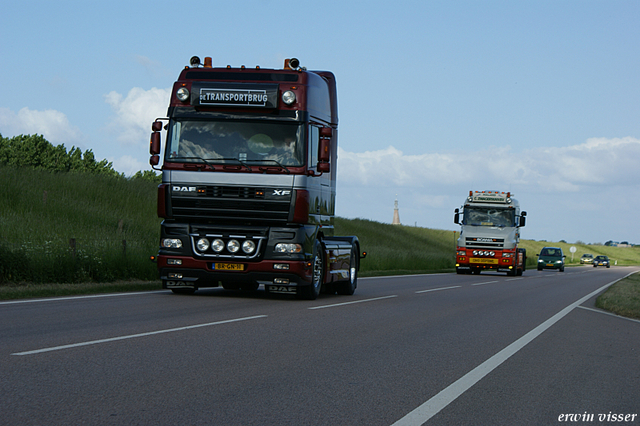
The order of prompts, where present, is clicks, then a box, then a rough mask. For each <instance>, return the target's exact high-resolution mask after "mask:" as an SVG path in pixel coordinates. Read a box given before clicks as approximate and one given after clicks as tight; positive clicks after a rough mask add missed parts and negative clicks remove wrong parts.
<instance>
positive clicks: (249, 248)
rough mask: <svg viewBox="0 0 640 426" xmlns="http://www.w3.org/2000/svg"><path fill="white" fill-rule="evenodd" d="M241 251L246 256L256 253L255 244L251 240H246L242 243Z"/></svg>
mask: <svg viewBox="0 0 640 426" xmlns="http://www.w3.org/2000/svg"><path fill="white" fill-rule="evenodd" d="M242 251H243V252H245V253H246V254H251V253H253V252H254V251H256V243H254V242H253V241H251V240H246V241H245V242H244V243H242Z"/></svg>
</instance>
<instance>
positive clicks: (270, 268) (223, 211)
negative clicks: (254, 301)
mask: <svg viewBox="0 0 640 426" xmlns="http://www.w3.org/2000/svg"><path fill="white" fill-rule="evenodd" d="M163 129H164V130H166V139H165V143H164V144H162V142H161V139H162V138H161V133H162V132H163ZM152 130H153V133H152V135H151V142H150V154H151V159H150V163H151V165H152V166H153V167H154V168H156V169H159V170H162V184H161V185H160V186H159V187H158V216H159V217H161V218H163V219H164V220H163V221H162V225H161V236H160V248H159V254H158V256H157V262H158V270H159V273H160V278H161V280H162V285H163V288H169V289H171V290H173V292H175V293H193V292H194V291H196V290H197V289H199V288H203V287H218V286H220V287H224V288H225V289H237V290H249V291H253V290H257V289H258V288H259V286H261V285H262V286H264V289H265V290H266V291H267V292H270V293H286V294H296V295H298V296H299V297H301V298H305V299H315V298H317V297H318V294H319V293H320V291H321V290H325V291H326V292H328V293H338V294H346V295H351V294H353V293H354V291H355V289H356V286H357V276H358V270H359V267H360V259H361V258H362V257H364V255H361V252H360V242H359V240H358V238H357V237H355V236H348V237H337V236H334V217H335V199H336V165H337V147H338V106H337V91H336V79H335V76H334V75H333V73H331V72H329V71H307V70H306V68H303V67H300V65H299V61H298V60H297V59H295V58H292V59H287V60H285V63H284V68H283V69H265V68H261V67H259V66H258V67H255V68H246V67H244V66H242V67H239V68H232V67H231V66H226V67H219V68H216V67H213V66H212V60H211V58H209V57H207V58H205V59H204V64H202V63H201V61H200V58H198V57H196V56H194V57H192V58H191V61H190V65H189V66H186V67H185V68H184V69H183V70H182V72H181V73H180V76H179V78H178V81H176V82H175V84H174V85H173V90H172V92H171V101H170V104H169V109H168V112H167V118H159V119H157V120H156V121H155V122H154V123H153V125H152ZM163 146H164V150H162V147H163ZM162 152H163V158H162V166H161V167H160V166H158V164H159V163H160V154H161V153H162Z"/></svg>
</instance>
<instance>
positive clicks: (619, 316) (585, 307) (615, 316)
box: [578, 306, 640, 322]
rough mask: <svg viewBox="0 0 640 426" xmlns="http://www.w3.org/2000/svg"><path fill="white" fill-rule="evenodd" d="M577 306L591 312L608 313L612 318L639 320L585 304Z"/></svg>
mask: <svg viewBox="0 0 640 426" xmlns="http://www.w3.org/2000/svg"><path fill="white" fill-rule="evenodd" d="M578 308H582V309H586V310H587V311H591V312H597V313H599V314H605V315H610V316H612V317H614V318H619V319H623V320H627V321H634V322H640V320H637V319H635V318H627V317H623V316H621V315H616V314H614V313H612V312H607V311H601V310H600V309H593V308H589V307H587V306H578Z"/></svg>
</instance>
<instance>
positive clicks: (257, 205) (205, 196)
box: [171, 185, 291, 224]
mask: <svg viewBox="0 0 640 426" xmlns="http://www.w3.org/2000/svg"><path fill="white" fill-rule="evenodd" d="M272 192H273V190H272V189H268V188H256V187H238V186H204V185H201V186H197V193H189V194H188V195H186V194H182V193H175V192H174V193H172V195H171V209H172V213H173V217H174V218H182V219H199V220H211V219H213V220H219V221H225V222H227V223H262V224H278V223H286V222H287V220H288V217H289V207H290V205H291V193H289V194H287V195H281V196H278V197H277V198H274V197H272V196H271V195H270V194H271V193H272Z"/></svg>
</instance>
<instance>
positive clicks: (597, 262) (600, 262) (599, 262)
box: [593, 256, 611, 268]
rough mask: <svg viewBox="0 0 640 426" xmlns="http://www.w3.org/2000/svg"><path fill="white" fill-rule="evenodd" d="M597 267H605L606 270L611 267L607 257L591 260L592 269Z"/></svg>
mask: <svg viewBox="0 0 640 426" xmlns="http://www.w3.org/2000/svg"><path fill="white" fill-rule="evenodd" d="M598 266H606V267H607V268H610V267H611V262H610V261H609V258H608V257H607V256H596V258H595V259H593V267H594V268H596V267H598Z"/></svg>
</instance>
